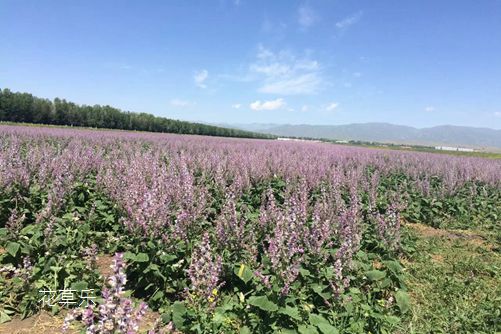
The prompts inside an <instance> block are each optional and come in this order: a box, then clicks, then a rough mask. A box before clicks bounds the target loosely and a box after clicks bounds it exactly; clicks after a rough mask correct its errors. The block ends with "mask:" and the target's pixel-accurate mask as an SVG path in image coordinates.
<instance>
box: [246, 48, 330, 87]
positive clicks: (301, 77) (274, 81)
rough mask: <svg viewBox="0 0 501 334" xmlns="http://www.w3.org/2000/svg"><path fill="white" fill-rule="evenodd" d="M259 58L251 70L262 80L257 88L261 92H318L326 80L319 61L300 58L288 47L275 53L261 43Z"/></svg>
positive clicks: (251, 66) (251, 72)
mask: <svg viewBox="0 0 501 334" xmlns="http://www.w3.org/2000/svg"><path fill="white" fill-rule="evenodd" d="M256 58H257V60H256V62H254V63H252V64H250V66H249V72H250V74H253V75H254V76H256V77H257V78H256V79H257V80H261V79H262V80H263V81H262V83H261V86H260V87H259V89H258V91H259V92H261V93H269V94H279V95H305V94H315V93H317V92H318V91H319V90H320V88H321V86H322V84H323V79H322V76H321V66H320V64H319V62H318V61H316V60H313V59H309V57H302V58H298V57H296V56H295V55H294V54H292V53H291V52H288V51H279V52H276V53H275V52H273V51H271V50H269V49H266V48H264V47H262V46H260V47H259V50H258V53H257V56H256Z"/></svg>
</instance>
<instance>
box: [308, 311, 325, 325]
mask: <svg viewBox="0 0 501 334" xmlns="http://www.w3.org/2000/svg"><path fill="white" fill-rule="evenodd" d="M310 324H312V325H315V326H318V325H319V324H329V321H328V320H327V319H325V318H324V317H322V316H321V315H319V314H313V313H312V314H310Z"/></svg>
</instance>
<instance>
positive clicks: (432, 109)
mask: <svg viewBox="0 0 501 334" xmlns="http://www.w3.org/2000/svg"><path fill="white" fill-rule="evenodd" d="M424 111H426V112H432V111H435V107H433V106H428V107H426V108H424Z"/></svg>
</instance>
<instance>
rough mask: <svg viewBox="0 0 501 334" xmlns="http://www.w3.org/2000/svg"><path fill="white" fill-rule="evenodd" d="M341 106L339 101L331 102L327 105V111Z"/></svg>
mask: <svg viewBox="0 0 501 334" xmlns="http://www.w3.org/2000/svg"><path fill="white" fill-rule="evenodd" d="M338 106H339V103H337V102H331V103H329V104H328V105H327V106H326V107H325V111H334V110H336V109H337V107H338Z"/></svg>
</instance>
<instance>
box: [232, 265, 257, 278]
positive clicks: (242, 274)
mask: <svg viewBox="0 0 501 334" xmlns="http://www.w3.org/2000/svg"><path fill="white" fill-rule="evenodd" d="M233 272H234V273H235V275H237V276H238V278H240V279H241V280H242V281H244V283H248V282H249V281H250V280H251V279H252V277H254V274H253V273H252V270H250V268H249V267H248V266H247V265H245V264H243V263H242V264H241V265H239V266H235V270H234V271H233Z"/></svg>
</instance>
